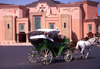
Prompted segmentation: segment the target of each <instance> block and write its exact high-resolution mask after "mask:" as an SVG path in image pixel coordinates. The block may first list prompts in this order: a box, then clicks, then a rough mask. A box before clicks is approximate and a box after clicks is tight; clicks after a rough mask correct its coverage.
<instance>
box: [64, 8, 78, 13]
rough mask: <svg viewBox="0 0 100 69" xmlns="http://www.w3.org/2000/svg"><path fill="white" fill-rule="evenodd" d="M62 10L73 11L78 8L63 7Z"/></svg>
mask: <svg viewBox="0 0 100 69" xmlns="http://www.w3.org/2000/svg"><path fill="white" fill-rule="evenodd" d="M63 10H64V11H68V12H73V11H74V10H78V8H65V9H63Z"/></svg>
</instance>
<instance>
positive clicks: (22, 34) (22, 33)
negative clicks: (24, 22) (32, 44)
mask: <svg viewBox="0 0 100 69" xmlns="http://www.w3.org/2000/svg"><path fill="white" fill-rule="evenodd" d="M19 42H26V34H25V32H20V33H19Z"/></svg>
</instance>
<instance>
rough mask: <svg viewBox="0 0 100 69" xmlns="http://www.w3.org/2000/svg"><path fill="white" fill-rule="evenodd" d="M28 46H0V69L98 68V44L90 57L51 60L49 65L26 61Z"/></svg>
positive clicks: (99, 59) (99, 65) (99, 57)
mask: <svg viewBox="0 0 100 69" xmlns="http://www.w3.org/2000/svg"><path fill="white" fill-rule="evenodd" d="M30 48H32V46H21V47H20V46H0V69H100V46H96V45H95V46H93V47H92V52H91V53H92V55H91V56H92V58H91V59H87V60H81V59H80V58H78V60H73V61H71V62H68V63H67V62H65V61H60V62H55V61H53V62H52V63H51V64H50V65H42V64H41V63H35V64H30V63H29V62H28V61H27V52H28V50H29V49H30ZM73 55H74V54H73ZM74 57H75V56H74Z"/></svg>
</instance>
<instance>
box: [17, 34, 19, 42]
mask: <svg viewBox="0 0 100 69" xmlns="http://www.w3.org/2000/svg"><path fill="white" fill-rule="evenodd" d="M17 43H19V34H17Z"/></svg>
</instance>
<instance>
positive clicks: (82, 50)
mask: <svg viewBox="0 0 100 69" xmlns="http://www.w3.org/2000/svg"><path fill="white" fill-rule="evenodd" d="M83 52H84V48H82V49H81V55H82V58H83V59H84V54H83Z"/></svg>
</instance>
